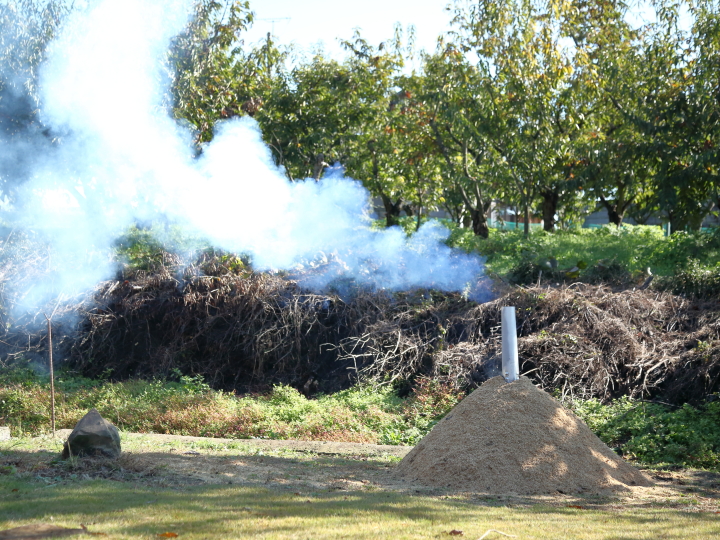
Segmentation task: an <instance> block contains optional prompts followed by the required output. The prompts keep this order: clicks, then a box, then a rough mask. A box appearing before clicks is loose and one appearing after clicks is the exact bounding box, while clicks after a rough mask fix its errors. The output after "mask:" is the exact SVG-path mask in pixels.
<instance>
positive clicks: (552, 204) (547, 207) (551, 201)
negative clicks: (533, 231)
mask: <svg viewBox="0 0 720 540" xmlns="http://www.w3.org/2000/svg"><path fill="white" fill-rule="evenodd" d="M541 195H542V199H543V204H542V209H543V229H545V230H546V231H547V232H553V231H554V230H555V223H557V221H556V220H555V214H556V213H557V207H558V201H559V200H560V194H559V193H558V192H557V191H550V190H548V191H543V192H542V193H541Z"/></svg>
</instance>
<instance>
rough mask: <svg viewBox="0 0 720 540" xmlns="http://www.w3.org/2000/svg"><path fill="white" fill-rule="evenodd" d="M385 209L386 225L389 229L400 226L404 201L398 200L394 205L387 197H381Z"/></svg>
mask: <svg viewBox="0 0 720 540" xmlns="http://www.w3.org/2000/svg"><path fill="white" fill-rule="evenodd" d="M380 198H381V199H382V202H383V207H384V208H385V224H386V226H387V227H392V226H394V225H400V211H401V207H402V199H398V200H397V201H395V202H394V203H393V202H392V201H391V200H390V197H388V196H387V195H380Z"/></svg>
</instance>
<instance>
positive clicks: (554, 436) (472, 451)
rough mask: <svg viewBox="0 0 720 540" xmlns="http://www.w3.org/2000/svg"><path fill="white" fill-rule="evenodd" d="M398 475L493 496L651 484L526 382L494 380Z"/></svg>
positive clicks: (458, 409)
mask: <svg viewBox="0 0 720 540" xmlns="http://www.w3.org/2000/svg"><path fill="white" fill-rule="evenodd" d="M394 474H396V475H398V476H400V477H404V478H406V479H408V480H410V481H411V482H414V483H420V484H424V485H428V486H434V487H441V488H451V489H457V490H462V491H471V492H484V493H492V494H509V493H515V494H536V493H556V492H560V493H602V492H605V491H618V490H627V488H628V486H649V485H651V483H650V481H649V480H648V479H647V478H646V477H645V476H644V475H643V474H642V473H641V472H640V471H638V470H636V469H635V468H634V467H632V466H631V465H630V464H628V463H626V462H625V461H623V460H622V458H620V457H619V456H618V455H617V454H615V453H614V452H613V451H612V450H610V448H608V447H607V446H606V445H605V444H604V443H603V442H602V441H601V440H600V439H598V438H597V437H596V436H595V434H594V433H593V432H592V431H590V428H588V427H587V425H585V423H584V422H583V421H582V420H580V419H579V418H578V417H577V416H575V415H574V414H573V413H572V412H571V411H569V410H567V409H565V408H564V407H563V406H562V405H561V404H560V403H559V402H558V401H556V400H555V399H553V398H552V397H551V396H550V395H548V394H547V393H545V392H543V391H542V390H539V389H538V388H536V387H535V386H533V384H532V383H531V382H530V380H529V379H527V378H526V377H521V378H520V379H518V380H516V381H513V382H511V383H507V382H505V379H503V378H502V377H493V378H492V379H490V380H489V381H486V382H485V383H484V384H483V385H482V386H481V387H480V388H478V389H477V390H475V391H474V392H473V393H472V394H470V395H469V396H467V397H466V398H465V399H463V400H462V401H461V402H460V403H459V404H458V405H456V406H455V408H454V409H453V410H452V411H450V413H448V414H447V415H446V416H445V417H444V418H443V419H442V420H441V421H440V422H439V423H438V424H437V425H436V426H435V427H434V428H433V429H432V431H431V432H430V433H428V434H427V435H426V436H425V437H424V438H423V439H422V441H420V442H419V443H418V444H417V445H416V446H415V447H414V448H413V449H412V450H411V451H410V453H408V454H407V455H406V456H405V458H403V460H402V461H401V462H400V464H399V465H398V467H397V469H396V470H395V471H394Z"/></svg>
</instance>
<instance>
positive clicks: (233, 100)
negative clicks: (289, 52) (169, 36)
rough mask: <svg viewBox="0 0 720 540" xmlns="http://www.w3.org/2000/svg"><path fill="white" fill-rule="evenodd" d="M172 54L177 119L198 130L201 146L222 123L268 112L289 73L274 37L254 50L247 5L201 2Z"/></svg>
mask: <svg viewBox="0 0 720 540" xmlns="http://www.w3.org/2000/svg"><path fill="white" fill-rule="evenodd" d="M194 10H195V11H194V14H193V17H192V18H191V20H190V23H189V24H188V25H187V27H186V28H185V30H184V31H183V32H182V33H181V34H180V35H179V36H177V37H176V38H175V40H174V42H173V45H172V48H171V50H170V53H169V62H170V64H171V68H172V71H173V73H174V80H173V85H172V89H171V92H172V101H173V106H174V111H175V115H176V116H177V117H178V118H183V119H185V120H187V121H189V122H190V123H191V124H192V125H193V126H194V127H195V129H196V130H197V140H196V142H197V143H203V142H207V141H209V140H211V139H212V137H213V128H214V126H215V124H216V122H217V121H218V120H221V119H224V118H230V117H232V116H240V115H244V114H249V115H250V116H254V115H256V114H257V113H258V111H259V110H260V109H261V108H262V106H263V102H264V100H266V99H267V97H266V96H267V95H268V94H269V93H270V92H271V91H272V88H273V86H274V85H275V84H276V80H277V79H278V78H279V77H280V76H281V74H282V71H283V69H284V62H285V53H284V52H282V51H280V50H279V49H278V48H277V47H276V46H275V45H274V43H273V41H272V38H271V36H269V35H268V38H267V40H265V41H264V42H263V43H261V44H259V45H256V46H254V47H249V46H247V45H246V44H245V43H244V42H243V40H242V35H243V32H245V31H246V30H247V29H248V28H249V26H250V25H251V24H252V20H253V13H252V12H251V11H250V5H249V3H248V2H247V1H238V0H226V1H217V0H198V2H197V3H196V4H195V7H194Z"/></svg>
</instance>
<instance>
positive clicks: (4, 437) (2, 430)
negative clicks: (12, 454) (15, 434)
mask: <svg viewBox="0 0 720 540" xmlns="http://www.w3.org/2000/svg"><path fill="white" fill-rule="evenodd" d="M9 440H10V428H9V427H2V426H0V441H9Z"/></svg>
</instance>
